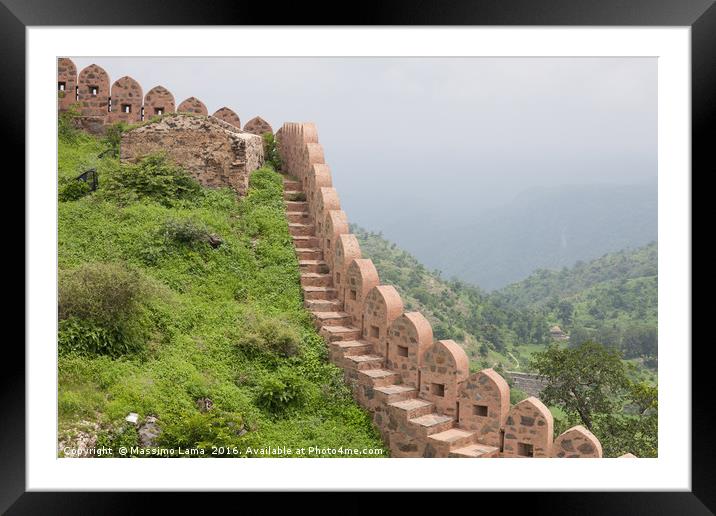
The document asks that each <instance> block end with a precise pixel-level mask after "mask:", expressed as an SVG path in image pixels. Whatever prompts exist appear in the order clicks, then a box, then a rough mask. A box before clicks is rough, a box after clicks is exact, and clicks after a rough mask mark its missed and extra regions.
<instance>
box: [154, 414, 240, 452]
mask: <svg viewBox="0 0 716 516" xmlns="http://www.w3.org/2000/svg"><path fill="white" fill-rule="evenodd" d="M244 432H245V429H244V424H243V420H242V418H241V416H240V415H239V414H237V413H228V412H224V411H221V410H211V411H209V412H204V413H195V414H191V415H185V416H181V417H179V418H177V419H176V420H174V421H172V422H171V423H169V424H168V425H166V426H165V427H164V428H163V429H162V433H161V434H160V435H159V437H158V439H157V444H158V445H159V446H161V447H165V448H169V449H175V450H176V449H179V448H183V449H185V450H186V449H192V448H196V449H199V450H204V451H205V452H207V453H211V452H212V446H217V447H221V448H222V449H225V448H231V447H237V446H239V445H240V444H241V439H240V437H241V435H242V434H243V433H244ZM221 455H225V456H231V455H232V454H231V453H230V451H229V450H225V451H224V453H222V454H221ZM233 456H236V455H233Z"/></svg>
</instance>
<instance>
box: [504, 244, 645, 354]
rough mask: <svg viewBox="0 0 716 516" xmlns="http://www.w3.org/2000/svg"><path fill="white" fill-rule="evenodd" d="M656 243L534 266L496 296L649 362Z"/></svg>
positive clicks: (576, 338) (574, 338)
mask: <svg viewBox="0 0 716 516" xmlns="http://www.w3.org/2000/svg"><path fill="white" fill-rule="evenodd" d="M657 256H658V250H657V244H656V242H652V243H650V244H648V245H647V246H645V247H642V248H639V249H635V250H627V251H620V252H618V253H612V254H607V255H604V256H603V257H601V258H599V259H597V260H593V261H591V262H589V263H583V262H578V263H577V264H576V265H575V266H574V267H573V268H572V269H567V268H564V269H562V270H560V271H550V270H539V271H537V272H535V273H534V274H532V275H531V276H530V277H529V278H527V279H526V280H524V281H521V282H519V283H516V284H513V285H510V286H509V287H507V288H505V289H503V290H502V291H500V292H499V293H497V294H495V296H496V297H501V298H503V299H504V300H505V301H506V302H507V303H508V304H510V305H511V306H516V307H520V308H525V307H526V308H532V309H540V310H542V311H543V312H545V313H547V314H548V316H549V317H550V318H551V319H552V320H554V321H557V322H558V323H559V324H561V325H562V327H563V328H566V329H568V330H569V332H570V342H571V343H572V344H573V345H576V344H580V343H582V342H586V341H589V340H593V341H597V342H600V343H602V344H604V345H607V346H612V347H615V348H617V349H620V350H622V352H623V353H624V355H625V357H627V358H637V359H642V360H644V361H646V363H647V364H648V365H649V366H650V367H653V368H655V367H656V357H657V342H658V339H657V331H656V328H657V324H656V322H657V298H658V296H657V283H658V281H657V280H658V272H657Z"/></svg>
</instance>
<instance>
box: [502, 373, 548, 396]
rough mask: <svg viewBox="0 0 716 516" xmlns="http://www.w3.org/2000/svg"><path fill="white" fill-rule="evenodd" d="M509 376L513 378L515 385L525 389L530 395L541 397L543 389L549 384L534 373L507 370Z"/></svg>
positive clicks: (522, 389)
mask: <svg viewBox="0 0 716 516" xmlns="http://www.w3.org/2000/svg"><path fill="white" fill-rule="evenodd" d="M507 377H508V378H509V379H510V380H512V385H513V387H515V388H517V389H519V390H521V391H525V392H526V393H527V394H529V395H530V396H537V397H539V395H540V393H541V392H542V389H544V386H545V385H546V384H547V382H546V381H545V379H544V378H542V377H540V376H539V375H536V374H532V373H520V372H517V371H507Z"/></svg>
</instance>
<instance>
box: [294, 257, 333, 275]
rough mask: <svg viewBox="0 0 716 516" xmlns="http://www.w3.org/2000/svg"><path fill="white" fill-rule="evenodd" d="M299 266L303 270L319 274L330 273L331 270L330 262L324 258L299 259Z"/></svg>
mask: <svg viewBox="0 0 716 516" xmlns="http://www.w3.org/2000/svg"><path fill="white" fill-rule="evenodd" d="M298 267H299V268H300V269H301V272H315V273H318V274H328V273H329V272H330V269H329V268H328V264H327V263H326V262H324V261H323V260H298Z"/></svg>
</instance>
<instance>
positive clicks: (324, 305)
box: [303, 299, 343, 312]
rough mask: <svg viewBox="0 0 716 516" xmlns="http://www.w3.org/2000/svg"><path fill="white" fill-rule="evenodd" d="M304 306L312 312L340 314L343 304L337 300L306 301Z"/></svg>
mask: <svg viewBox="0 0 716 516" xmlns="http://www.w3.org/2000/svg"><path fill="white" fill-rule="evenodd" d="M303 305H304V306H305V307H306V308H307V309H308V310H309V311H311V312H340V311H342V310H343V303H341V302H340V301H338V300H337V299H306V300H305V301H304V302H303Z"/></svg>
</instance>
